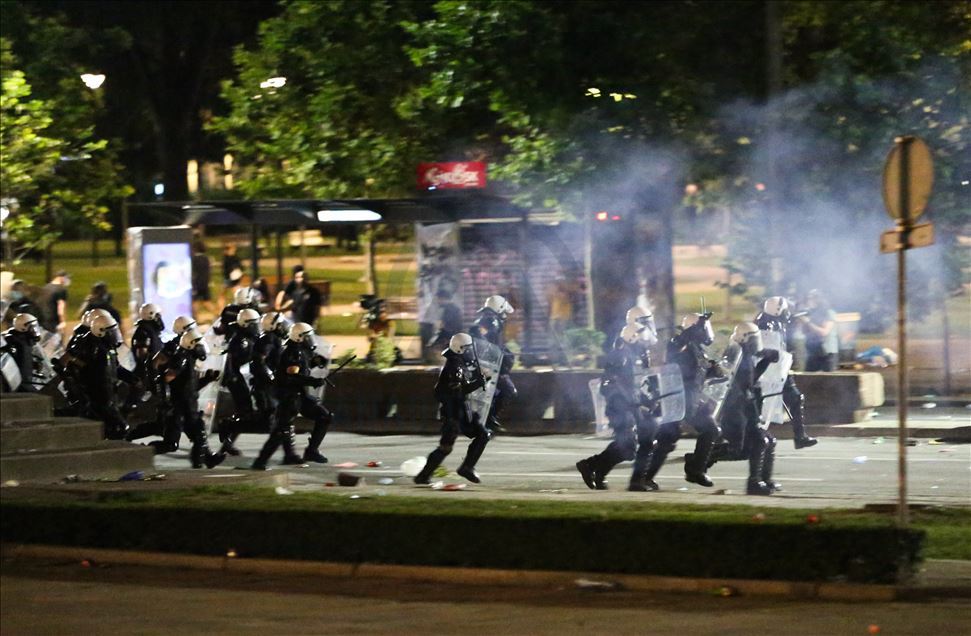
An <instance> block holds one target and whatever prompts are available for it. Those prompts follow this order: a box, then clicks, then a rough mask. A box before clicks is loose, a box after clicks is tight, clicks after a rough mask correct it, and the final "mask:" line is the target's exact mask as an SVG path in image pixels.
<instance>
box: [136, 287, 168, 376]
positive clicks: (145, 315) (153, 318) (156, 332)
mask: <svg viewBox="0 0 971 636" xmlns="http://www.w3.org/2000/svg"><path fill="white" fill-rule="evenodd" d="M163 329H165V323H164V322H163V321H162V313H161V311H160V310H159V308H158V305H156V304H154V303H145V304H144V305H142V306H141V307H139V308H138V320H137V321H135V329H134V331H133V332H132V337H131V352H132V356H133V357H134V358H135V369H134V371H135V375H136V376H138V378H139V380H140V381H141V382H142V384H144V385H145V386H146V387H149V388H150V389H154V387H155V383H154V382H153V381H152V376H153V375H154V373H153V372H152V371H151V362H152V358H154V357H155V354H157V353H158V352H159V350H160V349H161V348H162V330H163Z"/></svg>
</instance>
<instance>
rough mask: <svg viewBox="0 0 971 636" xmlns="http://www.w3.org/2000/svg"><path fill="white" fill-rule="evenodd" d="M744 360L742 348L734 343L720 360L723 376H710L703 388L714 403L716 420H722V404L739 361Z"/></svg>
mask: <svg viewBox="0 0 971 636" xmlns="http://www.w3.org/2000/svg"><path fill="white" fill-rule="evenodd" d="M741 360H742V348H741V347H739V346H738V345H737V344H735V343H732V344H730V345H729V346H728V349H726V350H725V355H724V356H722V359H721V360H720V361H719V366H720V367H721V369H722V376H721V377H718V378H709V379H707V380H705V384H704V386H703V387H702V389H701V392H702V394H703V395H704V396H705V397H706V398H707V399H708V400H709V401H711V403H712V404H713V405H714V411H713V412H712V417H713V418H714V419H715V421H716V422H720V421H721V411H722V406H723V405H724V404H725V397H726V396H728V390H729V389H730V388H731V387H732V380H733V379H734V378H735V371H737V370H738V363H739V362H741Z"/></svg>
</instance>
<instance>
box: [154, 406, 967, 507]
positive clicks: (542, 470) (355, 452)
mask: <svg viewBox="0 0 971 636" xmlns="http://www.w3.org/2000/svg"><path fill="white" fill-rule="evenodd" d="M951 410H952V411H954V413H943V412H942V413H941V414H940V415H941V417H944V416H950V417H952V418H953V417H962V418H963V417H964V416H965V414H966V413H968V411H967V410H965V409H951ZM953 425H955V426H961V425H964V422H963V420H961V419H958V420H953ZM306 439H307V436H306V435H300V436H299V439H298V450H301V451H302V449H303V447H304V445H305V444H306ZM264 440H265V436H262V435H253V434H251V435H243V436H241V437H240V439H239V441H238V444H237V445H238V446H239V448H240V449H241V450H242V451H243V453H244V456H243V457H230V458H228V459H227V460H226V462H225V463H224V464H223V465H222V466H220V467H219V468H216V469H214V470H211V471H204V470H200V471H194V473H193V474H196V475H198V477H199V479H200V480H203V481H205V482H210V481H211V482H212V483H230V482H232V481H234V477H239V476H241V475H242V474H243V472H244V471H245V470H246V469H248V468H249V466H250V464H251V463H252V458H254V457H255V456H256V454H257V452H258V451H259V448H260V446H261V445H262V443H263V441H264ZM467 442H468V440H465V439H462V438H460V439H459V441H458V443H457V444H456V446H455V450H454V451H453V453H452V455H451V456H449V457H448V458H447V459H446V461H445V467H446V468H447V469H449V471H450V473H449V474H448V475H447V476H445V477H441V478H437V479H436V481H441V482H442V483H443V484H445V485H449V484H458V485H462V486H464V488H463V489H462V490H461V491H460V492H453V491H439V490H434V489H431V488H429V487H427V486H426V487H418V486H415V485H414V484H413V483H412V482H411V480H410V479H409V478H407V477H405V476H403V475H402V471H401V464H402V462H404V461H405V460H407V459H409V458H413V457H424V456H426V455H427V454H428V452H429V451H431V450H432V449H433V448H434V447H435V446H436V445H437V443H438V440H437V437H435V436H429V435H382V436H365V435H356V434H352V433H331V434H329V435H328V436H327V438H326V439H325V440H324V443H323V446H322V447H321V450H322V452H323V453H324V454H325V455H326V456H327V457H328V458H329V460H330V462H329V463H328V464H325V465H317V464H314V465H309V466H305V467H292V466H287V467H283V466H279V465H278V462H279V461H280V460H281V459H282V457H281V453H280V452H279V451H278V453H277V455H276V456H275V457H274V458H273V460H271V462H270V466H271V469H272V470H273V471H274V472H285V473H286V474H287V475H288V477H289V484H290V487H291V488H292V489H294V490H316V489H321V488H329V487H331V486H330V485H333V484H335V483H336V482H337V475H338V473H340V472H346V473H351V474H353V475H357V476H361V477H363V480H362V483H361V484H360V485H359V486H358V487H356V488H353V489H345V490H347V491H348V492H349V495H350V494H358V495H363V496H381V495H385V494H394V495H415V496H438V497H441V496H445V497H454V496H463V497H469V496H471V497H493V498H523V499H549V500H556V499H567V500H576V499H589V500H619V501H630V500H645V501H668V502H684V503H704V504H738V503H752V502H753V501H754V500H757V501H758V502H759V505H766V506H788V507H817V508H858V507H862V506H864V505H866V504H892V503H894V502H896V501H897V496H898V459H897V458H898V445H897V439H896V438H895V437H885V436H874V437H860V438H837V437H824V438H820V441H819V444H818V445H816V446H814V447H812V448H807V449H801V450H796V449H795V448H794V446H793V443H792V441H791V440H779V442H778V446H777V449H776V464H775V466H776V467H775V479H776V481H778V482H780V483H781V484H782V486H783V490H782V491H781V492H779V493H776V494H775V495H773V496H772V497H758V498H754V497H751V496H747V495H745V481H746V478H747V473H748V466H747V463H746V462H724V463H719V464H716V465H715V466H714V467H713V468H712V469H711V470H710V471H709V475H710V476H711V478H712V479H713V480H714V482H715V485H714V487H712V488H703V487H701V486H698V485H695V484H690V483H688V482H686V481H685V480H684V471H683V457H684V454H685V453H688V452H690V451H691V450H692V449H693V447H694V440H692V439H682V440H681V441H680V442H679V444H678V448H677V450H676V451H675V452H674V453H672V454H671V456H670V457H669V458H668V462H667V464H666V465H665V466H664V468H663V469H662V470H661V472H660V473H659V475H658V476H657V478H656V481H657V482H658V484H659V486H660V488H661V489H660V491H658V492H651V493H630V492H627V491H626V485H627V479H628V478H629V476H630V464H629V463H624V464H621V465H620V466H618V467H617V469H615V471H614V472H613V473H611V475H610V479H609V482H610V489H609V490H607V491H591V490H589V489H587V488H586V487H585V486H584V484H583V482H582V481H581V479H580V477H579V474H578V473H577V471H576V468H575V467H574V465H575V463H576V462H577V461H578V460H580V459H583V458H584V457H587V456H589V455H592V454H594V453H597V452H599V451H601V450H602V449H603V448H604V447H605V446H606V444H607V442H608V440H607V439H602V438H597V437H593V436H582V435H545V436H540V437H510V436H502V435H500V436H497V437H496V438H495V439H493V440H492V442H490V444H489V446H488V447H487V448H486V450H485V454H484V455H483V457H482V460H481V461H480V462H479V465H478V467H477V469H478V472H479V474H480V476H481V477H482V483H481V484H471V483H468V482H466V481H465V480H464V479H462V478H461V477H459V476H458V475H456V474H455V473H454V471H455V469H456V468H457V467H458V465H459V464H460V463H461V460H462V457H463V456H464V454H465V448H466V446H467ZM912 443H915V444H916V446H911V447H907V448H906V453H907V471H908V477H907V486H908V501H909V502H910V503H912V504H925V505H943V506H971V444H952V443H946V442H945V443H939V442H937V441H936V440H934V439H931V438H919V439H914V440H912ZM186 450H187V449H186ZM371 462H374V463H380V466H376V467H368V463H371ZM155 463H156V470H158V471H159V472H162V473H165V472H167V471H173V470H182V469H186V468H187V467H188V454H187V452H185V451H179V452H177V453H173V454H171V455H164V456H159V457H156V460H155ZM334 487H336V486H334ZM351 490H353V491H354V492H353V493H351V492H350V491H351Z"/></svg>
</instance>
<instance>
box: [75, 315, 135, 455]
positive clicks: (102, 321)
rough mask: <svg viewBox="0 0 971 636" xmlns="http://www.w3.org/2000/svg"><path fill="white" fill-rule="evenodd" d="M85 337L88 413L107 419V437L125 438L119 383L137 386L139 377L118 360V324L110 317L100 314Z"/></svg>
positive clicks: (84, 377) (84, 378)
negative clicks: (86, 341)
mask: <svg viewBox="0 0 971 636" xmlns="http://www.w3.org/2000/svg"><path fill="white" fill-rule="evenodd" d="M82 340H88V341H89V342H88V343H87V346H85V347H84V352H85V359H82V360H80V362H81V366H82V373H81V376H80V377H81V384H82V390H83V391H84V394H85V397H86V398H87V411H86V413H85V416H86V417H89V418H91V419H94V420H99V421H101V422H104V424H105V436H106V437H107V438H108V439H124V437H125V435H126V434H127V433H128V431H129V426H128V422H127V421H125V418H124V417H123V416H122V414H121V408H120V404H119V397H118V390H117V385H118V382H119V381H121V382H124V383H126V384H129V385H131V386H137V385H138V378H137V377H136V376H135V374H134V373H132V372H131V371H129V370H128V369H126V368H125V367H123V366H121V365H120V364H119V363H118V352H117V351H116V349H117V348H118V345H120V344H121V332H119V331H118V323H117V322H115V320H114V318H112V317H111V316H105V315H103V314H101V315H97V316H95V318H94V320H93V321H92V322H91V331H90V332H89V333H87V334H86V335H84V336H82Z"/></svg>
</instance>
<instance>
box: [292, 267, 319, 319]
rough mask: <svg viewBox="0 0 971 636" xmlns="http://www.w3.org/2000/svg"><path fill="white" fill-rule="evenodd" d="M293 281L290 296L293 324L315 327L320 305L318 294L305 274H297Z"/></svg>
mask: <svg viewBox="0 0 971 636" xmlns="http://www.w3.org/2000/svg"><path fill="white" fill-rule="evenodd" d="M293 280H294V282H295V283H296V286H295V287H294V290H293V294H292V298H293V320H294V322H305V323H307V324H308V325H311V326H313V325H316V324H317V318H319V317H320V307H321V305H322V301H321V298H320V292H319V291H317V288H316V287H314V286H313V285H311V284H310V281H308V280H307V273H306V272H297V273H296V274H294V276H293Z"/></svg>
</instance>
